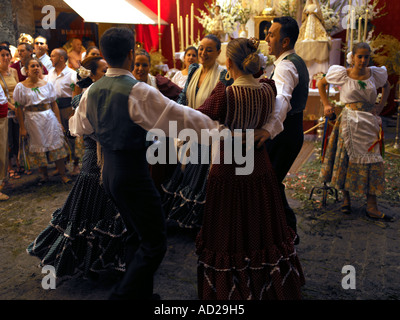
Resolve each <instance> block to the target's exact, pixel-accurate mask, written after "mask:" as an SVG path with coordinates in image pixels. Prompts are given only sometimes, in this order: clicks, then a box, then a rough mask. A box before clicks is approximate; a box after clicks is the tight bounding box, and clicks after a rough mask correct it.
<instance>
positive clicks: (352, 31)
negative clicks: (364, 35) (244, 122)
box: [350, 10, 355, 50]
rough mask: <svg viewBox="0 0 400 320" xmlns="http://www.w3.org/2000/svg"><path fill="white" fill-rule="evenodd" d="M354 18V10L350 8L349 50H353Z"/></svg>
mask: <svg viewBox="0 0 400 320" xmlns="http://www.w3.org/2000/svg"><path fill="white" fill-rule="evenodd" d="M354 20H355V16H354V10H351V22H350V28H351V32H350V50H353V33H354V28H353V27H354V22H355V21H354Z"/></svg>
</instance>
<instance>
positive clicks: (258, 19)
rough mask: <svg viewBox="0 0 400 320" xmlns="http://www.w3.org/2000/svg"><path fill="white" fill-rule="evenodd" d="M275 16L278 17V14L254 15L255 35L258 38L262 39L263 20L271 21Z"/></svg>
mask: <svg viewBox="0 0 400 320" xmlns="http://www.w3.org/2000/svg"><path fill="white" fill-rule="evenodd" d="M274 18H276V16H271V15H262V16H255V17H254V36H255V37H256V38H257V39H260V25H261V23H263V22H271V21H272V20H273V19H274ZM260 40H265V37H264V39H260Z"/></svg>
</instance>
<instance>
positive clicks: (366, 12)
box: [364, 9, 368, 42]
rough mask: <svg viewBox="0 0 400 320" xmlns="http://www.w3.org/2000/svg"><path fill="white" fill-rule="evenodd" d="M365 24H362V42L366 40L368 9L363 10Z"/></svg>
mask: <svg viewBox="0 0 400 320" xmlns="http://www.w3.org/2000/svg"><path fill="white" fill-rule="evenodd" d="M364 22H365V24H364V42H365V41H366V40H367V31H368V9H367V10H365V21H364Z"/></svg>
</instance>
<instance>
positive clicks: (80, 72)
mask: <svg viewBox="0 0 400 320" xmlns="http://www.w3.org/2000/svg"><path fill="white" fill-rule="evenodd" d="M91 74H92V73H91V71H90V70H88V69H86V68H84V67H82V66H80V67H79V69H78V75H79V77H80V78H81V79H86V78H87V77H89V76H90V75H91Z"/></svg>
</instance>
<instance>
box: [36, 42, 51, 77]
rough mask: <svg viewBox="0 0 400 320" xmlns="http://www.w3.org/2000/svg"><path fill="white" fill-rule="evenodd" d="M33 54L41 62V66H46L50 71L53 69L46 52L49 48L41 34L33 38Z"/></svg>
mask: <svg viewBox="0 0 400 320" xmlns="http://www.w3.org/2000/svg"><path fill="white" fill-rule="evenodd" d="M34 48H35V55H36V57H37V58H38V59H39V60H40V61H41V62H42V64H43V66H45V67H46V69H47V71H48V72H50V71H51V70H52V69H53V64H52V63H51V60H50V57H49V55H48V54H47V51H48V50H49V48H48V46H47V39H46V38H45V37H42V36H38V37H36V38H35V42H34Z"/></svg>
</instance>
